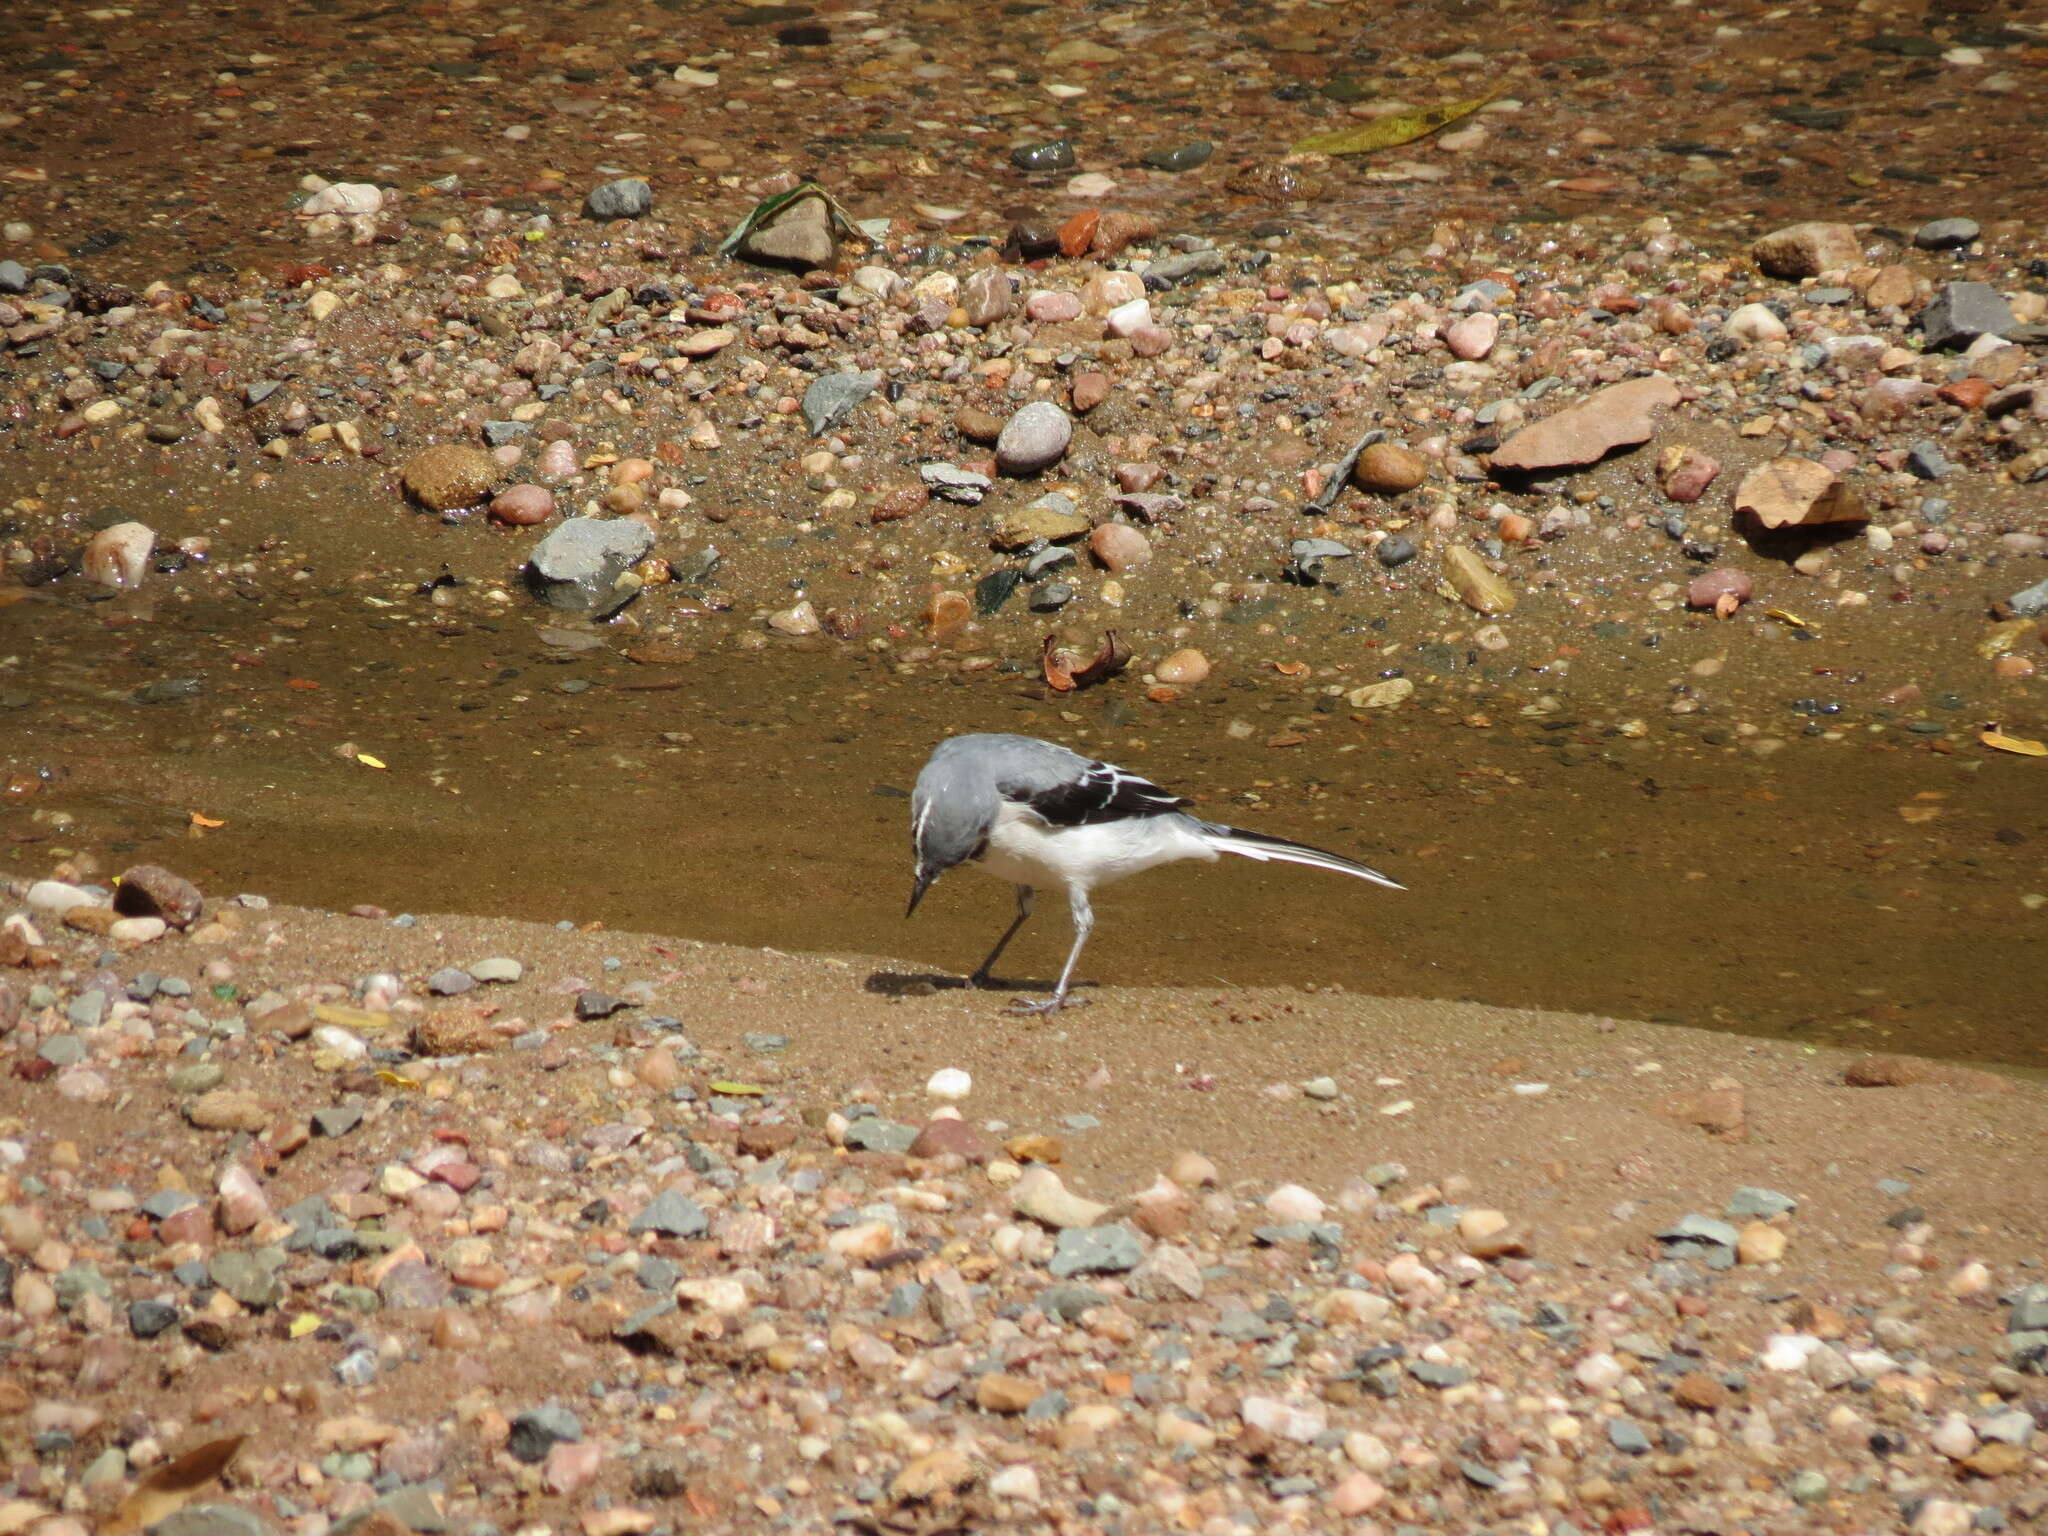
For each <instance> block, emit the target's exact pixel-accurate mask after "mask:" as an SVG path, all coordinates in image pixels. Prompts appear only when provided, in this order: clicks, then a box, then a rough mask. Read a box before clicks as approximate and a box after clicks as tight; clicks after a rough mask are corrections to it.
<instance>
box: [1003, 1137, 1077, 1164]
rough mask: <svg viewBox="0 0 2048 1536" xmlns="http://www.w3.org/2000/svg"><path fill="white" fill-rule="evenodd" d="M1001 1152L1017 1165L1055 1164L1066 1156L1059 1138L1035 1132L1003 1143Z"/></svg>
mask: <svg viewBox="0 0 2048 1536" xmlns="http://www.w3.org/2000/svg"><path fill="white" fill-rule="evenodd" d="M1003 1150H1004V1151H1005V1152H1007V1153H1008V1154H1009V1155H1010V1158H1011V1160H1012V1161H1014V1162H1019V1163H1057V1162H1058V1161H1059V1160H1060V1159H1061V1158H1063V1157H1065V1156H1066V1148H1065V1147H1063V1146H1061V1145H1060V1139H1059V1137H1057V1136H1044V1135H1040V1134H1038V1133H1036V1132H1027V1133H1025V1134H1024V1135H1022V1136H1012V1137H1011V1138H1010V1139H1009V1140H1008V1141H1006V1142H1004V1143H1003Z"/></svg>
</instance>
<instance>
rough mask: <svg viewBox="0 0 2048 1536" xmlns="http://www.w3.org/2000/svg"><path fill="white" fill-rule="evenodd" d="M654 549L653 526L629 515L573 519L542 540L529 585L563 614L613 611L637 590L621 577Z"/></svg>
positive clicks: (534, 556) (529, 567)
mask: <svg viewBox="0 0 2048 1536" xmlns="http://www.w3.org/2000/svg"><path fill="white" fill-rule="evenodd" d="M653 547H654V530H653V529H651V528H649V527H648V526H647V525H646V524H644V523H639V522H634V521H632V520H630V519H627V518H613V517H572V518H568V519H566V520H565V521H564V522H563V523H562V524H561V525H560V526H559V527H557V528H556V529H555V530H554V531H553V532H552V533H550V534H549V535H548V536H547V537H546V538H544V539H542V540H541V541H540V543H538V544H536V545H535V546H534V549H533V554H532V555H531V556H529V557H528V559H527V563H526V576H527V582H528V584H529V585H530V586H531V587H532V588H533V589H534V591H535V592H536V593H537V594H538V595H539V596H540V599H541V601H542V602H544V603H546V604H547V605H548V606H549V607H550V608H556V609H560V610H561V611H562V612H564V613H589V614H603V613H610V612H612V611H613V610H614V609H616V608H619V607H622V606H623V605H624V604H625V603H626V602H627V601H628V600H629V599H630V598H632V597H633V595H634V594H635V593H637V592H638V591H639V587H638V585H637V583H629V584H621V582H620V578H621V577H622V576H625V575H626V574H627V572H628V571H630V570H631V569H632V567H633V564H634V562H635V561H637V560H639V559H641V558H642V557H643V556H645V555H646V553H647V551H648V550H650V549H652V548H653Z"/></svg>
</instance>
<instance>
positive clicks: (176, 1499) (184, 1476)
mask: <svg viewBox="0 0 2048 1536" xmlns="http://www.w3.org/2000/svg"><path fill="white" fill-rule="evenodd" d="M246 1439H248V1436H247V1435H230V1436H228V1438H227V1439H225V1440H209V1441H207V1442H206V1444H204V1445H202V1446H199V1447H197V1448H195V1449H193V1450H189V1451H187V1452H186V1453H185V1454H184V1455H182V1456H180V1457H178V1458H177V1459H176V1460H174V1461H167V1462H165V1463H164V1464H163V1465H162V1466H160V1467H158V1468H157V1469H156V1470H155V1471H154V1472H152V1473H150V1474H149V1476H147V1477H145V1478H144V1479H143V1480H142V1483H141V1485H140V1486H139V1487H138V1488H137V1489H136V1490H135V1491H134V1492H133V1493H131V1494H129V1495H128V1497H127V1498H125V1499H123V1500H122V1501H121V1507H120V1508H119V1509H117V1510H115V1511H114V1514H113V1518H112V1519H110V1520H109V1521H108V1522H107V1523H106V1524H105V1525H103V1526H101V1527H100V1536H136V1533H137V1532H140V1531H143V1530H146V1529H148V1528H149V1527H150V1526H152V1525H155V1524H156V1523H157V1522H158V1521H159V1520H163V1519H167V1518H168V1517H170V1516H171V1515H174V1514H176V1513H177V1512H178V1511H179V1510H181V1509H183V1508H184V1507H185V1506H186V1505H187V1504H188V1503H190V1502H191V1500H192V1496H193V1495H194V1494H196V1493H198V1492H199V1491H200V1490H201V1489H202V1488H205V1487H206V1486H207V1485H208V1484H209V1483H211V1482H212V1481H213V1480H214V1479H215V1478H217V1477H219V1476H220V1475H221V1473H223V1472H225V1471H226V1470H227V1466H228V1463H229V1462H231V1461H233V1460H234V1459H235V1452H237V1451H239V1450H240V1449H241V1448H242V1442H243V1441H244V1440H246Z"/></svg>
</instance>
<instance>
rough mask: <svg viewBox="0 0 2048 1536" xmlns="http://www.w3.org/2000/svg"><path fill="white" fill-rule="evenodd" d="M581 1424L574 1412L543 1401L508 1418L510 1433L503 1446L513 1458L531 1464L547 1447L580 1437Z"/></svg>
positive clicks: (544, 1452) (545, 1452)
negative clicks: (509, 1420) (517, 1415)
mask: <svg viewBox="0 0 2048 1536" xmlns="http://www.w3.org/2000/svg"><path fill="white" fill-rule="evenodd" d="M582 1438H583V1424H582V1421H581V1420H579V1419H578V1418H577V1417H576V1415H575V1414H573V1413H571V1412H570V1411H569V1410H568V1409H566V1408H564V1407H562V1405H561V1404H559V1403H543V1404H542V1405H541V1406H540V1407H538V1408H529V1409H527V1410H526V1412H524V1413H522V1414H520V1415H519V1417H518V1418H516V1419H514V1420H513V1421H512V1433H511V1434H510V1435H509V1436H508V1437H507V1438H506V1441H505V1449H506V1450H508V1451H510V1452H511V1453H512V1456H513V1459H514V1460H517V1461H523V1462H525V1463H527V1464H528V1465H529V1466H531V1465H532V1464H533V1463H535V1462H538V1461H541V1460H544V1459H545V1458H546V1456H547V1454H548V1451H549V1449H550V1448H551V1447H552V1446H553V1445H554V1444H555V1443H556V1442H557V1441H560V1440H581V1439H582Z"/></svg>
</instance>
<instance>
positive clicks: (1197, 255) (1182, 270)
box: [1145, 251, 1223, 285]
mask: <svg viewBox="0 0 2048 1536" xmlns="http://www.w3.org/2000/svg"><path fill="white" fill-rule="evenodd" d="M1222 270H1223V253H1222V252H1221V251H1175V252H1174V253H1173V254H1172V255H1171V256H1162V257H1160V258H1159V259H1158V260H1157V261H1155V262H1153V263H1152V265H1151V266H1149V267H1147V268H1146V269H1145V281H1146V282H1147V283H1155V282H1156V283H1162V284H1167V285H1171V284H1174V283H1182V282H1186V281H1187V280H1188V279H1189V278H1191V277H1213V276H1214V275H1215V274H1217V273H1219V272H1221V271H1222Z"/></svg>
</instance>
